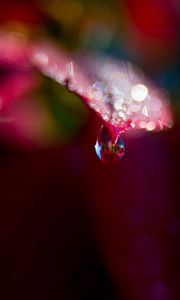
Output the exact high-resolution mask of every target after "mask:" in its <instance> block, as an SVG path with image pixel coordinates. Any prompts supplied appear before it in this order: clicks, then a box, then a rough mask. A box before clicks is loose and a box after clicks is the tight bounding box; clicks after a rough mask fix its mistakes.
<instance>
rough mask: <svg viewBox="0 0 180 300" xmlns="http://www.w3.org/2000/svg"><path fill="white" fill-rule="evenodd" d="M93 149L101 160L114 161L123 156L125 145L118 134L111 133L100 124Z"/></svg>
mask: <svg viewBox="0 0 180 300" xmlns="http://www.w3.org/2000/svg"><path fill="white" fill-rule="evenodd" d="M95 150H96V154H97V156H98V157H99V159H100V160H102V161H103V162H105V163H115V162H117V161H119V160H120V159H121V158H122V157H123V156H124V153H125V146H124V142H123V140H122V139H121V137H120V135H119V134H116V133H114V134H112V133H111V132H110V130H109V129H108V128H107V127H105V126H102V127H101V129H100V131H99V134H98V137H97V141H96V145H95Z"/></svg>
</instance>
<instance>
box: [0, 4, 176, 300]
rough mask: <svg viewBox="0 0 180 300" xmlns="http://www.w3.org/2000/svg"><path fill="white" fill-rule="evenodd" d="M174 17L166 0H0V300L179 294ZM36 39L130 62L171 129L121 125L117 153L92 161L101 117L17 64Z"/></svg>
mask: <svg viewBox="0 0 180 300" xmlns="http://www.w3.org/2000/svg"><path fill="white" fill-rule="evenodd" d="M178 24H179V6H178V2H177V1H176V0H149V1H143V0H139V1H138V0H124V1H120V0H119V1H118V0H112V1H108V0H99V1H95V0H92V1H86V0H84V1H83V0H51V1H41V0H34V1H33V0H24V1H23V0H19V1H18V0H17V1H16V0H9V1H1V3H0V277H1V280H0V297H1V299H3V300H4V299H12V298H14V299H19V300H20V299H23V300H24V299H27V300H28V299H31V300H36V299H37V300H41V299H53V300H55V299H62V300H66V299H67V300H69V299H70V300H71V299H78V300H81V299H83V300H84V299H87V300H88V299H89V300H92V299H93V300H94V299H98V300H100V299H102V300H117V299H118V300H176V299H179V297H180V291H179V280H180V274H179V273H180V271H179V268H180V265H179V250H180V249H179V238H180V211H179V197H178V196H179V167H180V165H179V162H180V158H179V153H180V152H179V151H180V143H179V139H180V122H179V117H180V104H179V96H180V95H179V94H180V93H179V86H178V85H179V68H178V64H179V61H178ZM14 36H16V37H19V39H18V38H17V40H16V39H14ZM41 39H43V40H46V42H47V44H48V43H52V42H53V43H56V45H57V46H58V45H59V46H60V47H63V48H64V49H66V51H72V52H73V51H77V50H83V52H86V51H87V52H91V53H95V54H98V55H104V54H107V55H110V56H112V57H115V58H117V59H120V60H125V61H126V60H128V61H131V62H132V63H134V64H136V65H137V66H138V67H140V68H141V69H142V70H143V71H144V72H145V73H146V74H147V75H148V76H149V77H150V78H151V79H152V80H153V81H154V82H155V83H156V84H157V85H158V86H159V87H161V88H163V89H166V93H167V95H168V96H169V99H170V102H171V106H172V110H173V114H174V126H173V128H172V129H169V130H167V131H164V132H158V133H145V134H142V133H141V134H137V133H136V134H130V135H129V134H125V135H124V140H125V142H126V155H125V157H124V158H123V159H122V160H121V161H120V162H119V163H118V164H116V165H112V166H110V165H105V164H103V163H102V162H100V161H99V160H98V158H97V157H96V155H95V152H94V144H95V140H96V137H97V134H98V130H99V127H100V126H101V124H100V121H98V120H97V118H96V117H95V116H94V115H93V113H92V112H89V111H87V108H86V107H85V106H84V105H83V104H82V103H81V101H80V99H78V97H77V96H75V95H73V94H72V93H69V92H68V91H67V90H66V89H65V88H64V87H61V86H60V85H59V84H58V83H55V82H54V81H53V80H51V79H48V77H46V76H43V75H42V74H40V73H39V72H38V71H37V70H36V69H35V68H32V67H31V66H29V64H28V61H27V57H26V53H27V49H28V45H29V44H31V43H36V42H38V41H39V40H41ZM18 41H19V42H18ZM79 59H80V58H79Z"/></svg>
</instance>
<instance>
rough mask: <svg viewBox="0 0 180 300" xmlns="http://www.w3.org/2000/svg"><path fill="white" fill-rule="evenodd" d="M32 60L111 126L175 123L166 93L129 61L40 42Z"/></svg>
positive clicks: (149, 127)
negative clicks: (76, 54) (67, 52)
mask: <svg viewBox="0 0 180 300" xmlns="http://www.w3.org/2000/svg"><path fill="white" fill-rule="evenodd" d="M30 55H31V61H32V63H33V64H34V65H35V66H36V67H37V68H38V69H39V70H40V71H41V72H42V73H44V74H45V75H46V76H49V77H51V78H53V79H54V80H56V81H57V82H59V83H60V84H63V85H66V86H67V88H68V89H69V90H70V91H72V92H74V93H76V94H77V95H78V96H79V97H80V98H81V99H82V100H83V101H84V102H85V103H86V104H88V106H89V108H90V109H92V110H93V111H94V112H95V113H96V114H97V115H98V116H99V118H100V119H101V121H102V123H104V124H105V125H106V126H109V127H115V128H116V129H117V131H118V132H123V131H125V130H127V129H129V128H140V129H142V128H145V129H146V130H148V131H152V130H155V129H156V130H161V129H163V128H164V127H171V126H172V113H171V109H170V105H169V101H168V99H167V97H166V96H165V94H164V93H163V92H162V91H160V90H158V89H157V88H155V87H154V86H153V85H152V84H151V83H149V81H148V80H147V79H146V78H145V76H144V74H143V73H142V72H141V71H137V70H136V69H135V67H134V66H132V65H131V64H130V63H128V62H127V63H125V62H119V61H117V60H114V59H110V58H107V57H99V58H92V57H88V56H87V57H85V59H84V57H83V56H82V61H83V60H84V63H82V62H81V57H78V59H77V58H72V57H71V56H70V55H65V54H64V51H62V49H58V48H57V47H54V46H53V45H50V44H47V43H46V44H45V43H41V44H38V45H36V46H35V47H33V48H32V51H31V54H30Z"/></svg>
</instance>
